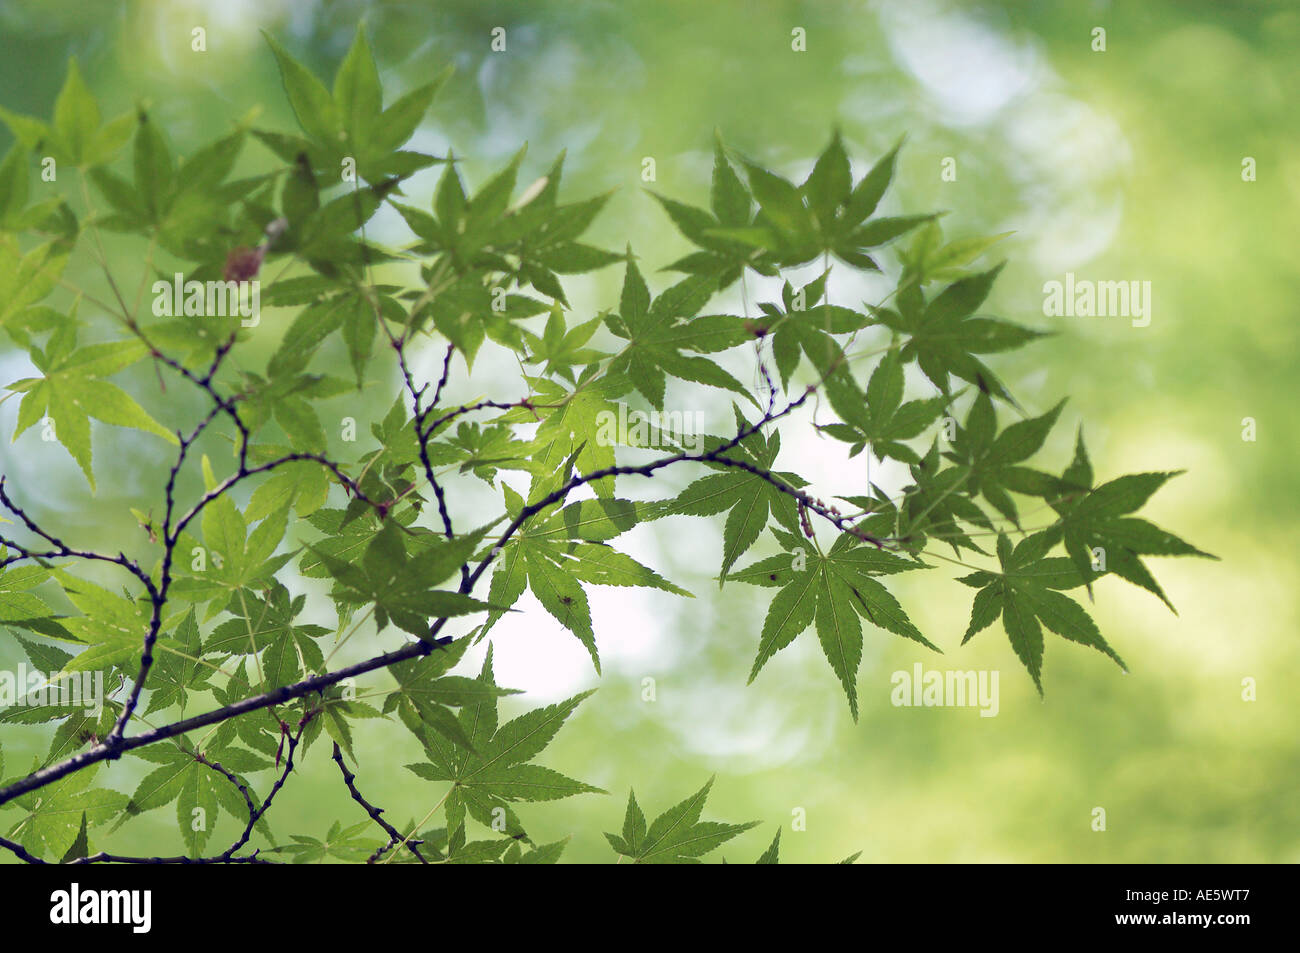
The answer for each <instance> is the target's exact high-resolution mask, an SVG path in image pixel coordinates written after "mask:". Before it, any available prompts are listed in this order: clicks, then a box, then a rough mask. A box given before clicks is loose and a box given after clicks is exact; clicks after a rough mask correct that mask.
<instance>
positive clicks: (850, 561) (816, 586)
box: [732, 530, 939, 721]
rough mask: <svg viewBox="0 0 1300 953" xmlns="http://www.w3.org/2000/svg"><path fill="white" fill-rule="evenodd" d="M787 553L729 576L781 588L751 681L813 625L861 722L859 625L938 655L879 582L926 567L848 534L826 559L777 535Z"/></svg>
mask: <svg viewBox="0 0 1300 953" xmlns="http://www.w3.org/2000/svg"><path fill="white" fill-rule="evenodd" d="M773 534H774V535H775V536H776V537H777V539H778V541H779V542H780V543H781V546H782V548H783V549H785V550H786V551H785V552H784V553H782V554H780V555H778V556H769V557H768V558H766V559H760V560H759V561H758V562H756V563H754V564H752V565H750V566H747V567H745V568H744V569H742V570H739V571H738V572H736V573H735V574H734V575H733V576H732V578H733V579H735V580H737V581H738V582H747V583H750V584H752V585H756V586H767V587H780V590H781V591H780V592H778V593H777V594H776V596H775V597H774V598H773V599H772V602H771V605H770V606H769V607H768V611H767V616H766V617H765V618H764V620H763V630H762V634H761V636H760V641H759V646H758V655H757V657H756V658H755V659H754V666H753V668H752V670H751V671H750V673H749V680H750V681H751V682H752V681H753V680H754V679H755V678H756V677H757V676H758V673H759V671H760V670H761V669H762V667H763V666H764V665H765V664H766V663H767V660H768V659H770V658H771V657H772V656H773V655H775V654H776V653H777V652H779V651H780V650H781V649H783V648H785V647H786V646H787V645H789V644H790V643H791V642H793V641H794V640H795V639H796V638H797V637H798V636H799V635H801V634H802V633H803V632H804V631H805V630H807V628H808V627H809V626H810V625H815V626H816V629H817V638H818V640H819V641H820V642H821V646H822V651H823V652H824V653H825V655H826V660H827V661H828V662H829V663H830V666H831V669H832V670H833V671H834V672H835V674H836V675H837V676H838V677H839V679H840V683H841V684H842V685H843V686H844V693H845V695H846V696H847V697H848V700H849V710H850V711H851V712H852V713H853V719H854V720H855V721H856V720H857V717H858V690H857V673H858V666H859V665H860V664H861V662H862V622H861V620H862V619H866V620H867V621H868V622H870V623H871V624H872V625H875V626H877V627H879V628H882V629H885V630H886V631H888V632H893V633H895V634H896V635H901V636H903V637H904V638H908V639H912V640H913V641H915V642H920V643H921V644H922V645H924V646H926V647H927V648H931V649H934V650H935V651H936V652H937V651H939V649H938V648H937V647H936V646H934V645H933V644H932V643H931V642H930V641H929V640H928V639H926V638H925V636H923V635H922V634H921V633H920V631H918V630H917V628H916V626H914V625H913V624H912V622H911V620H910V619H909V618H908V617H907V613H905V612H904V611H903V607H902V606H900V605H899V604H898V600H897V599H895V598H894V597H893V596H892V595H891V594H890V592H889V590H887V589H886V588H885V587H884V586H882V585H881V584H880V583H879V582H877V581H876V579H875V578H873V577H875V576H878V575H882V574H888V573H897V572H906V571H907V570H909V569H923V568H927V567H926V566H925V564H924V563H920V562H916V561H914V560H910V559H903V558H902V557H900V556H895V555H893V554H891V553H886V552H883V551H881V550H879V549H876V548H875V547H874V546H870V545H866V544H860V543H858V541H857V540H856V539H855V537H853V536H852V535H851V534H849V533H843V534H841V535H840V537H839V538H838V539H837V540H836V541H835V544H834V545H833V546H832V547H831V548H830V550H829V551H828V552H826V553H824V554H823V553H822V552H821V551H820V550H819V549H818V548H817V547H815V546H814V545H813V544H812V543H811V542H810V541H808V540H806V539H804V538H802V537H801V536H797V535H794V534H788V533H782V532H780V531H778V530H773Z"/></svg>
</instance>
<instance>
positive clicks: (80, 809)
mask: <svg viewBox="0 0 1300 953" xmlns="http://www.w3.org/2000/svg"><path fill="white" fill-rule="evenodd" d="M96 773H97V766H96V765H92V766H91V767H89V768H87V769H84V770H81V771H77V772H75V773H73V774H70V775H68V776H67V777H65V778H61V779H60V780H58V781H55V782H53V783H52V784H48V785H46V786H45V787H43V788H41V789H40V790H38V791H32V792H30V793H28V794H25V795H23V796H22V797H20V798H17V799H16V802H15V803H17V804H18V806H19V807H20V808H22V809H23V811H25V812H26V813H25V815H24V816H23V817H22V818H21V819H19V820H18V821H17V822H16V823H15V824H14V825H13V826H12V828H11V830H10V836H11V837H13V838H15V839H17V840H18V842H19V843H21V844H22V845H23V846H24V847H26V848H27V849H28V850H29V851H31V852H32V853H33V854H36V855H37V856H44V857H51V856H52V857H55V858H59V857H63V856H64V855H66V854H67V853H68V851H69V850H71V848H72V846H73V844H74V843H76V841H77V839H78V836H79V834H80V832H81V827H82V824H83V821H84V823H85V824H86V825H87V826H88V827H98V826H99V825H101V824H105V823H107V822H108V821H111V820H112V819H113V818H115V817H117V816H119V815H120V814H121V812H122V810H123V809H124V808H125V807H126V805H127V800H128V799H127V796H126V795H125V794H121V793H119V792H117V791H113V790H109V789H107V788H94V787H91V786H90V784H91V781H93V780H94V776H95V774H96Z"/></svg>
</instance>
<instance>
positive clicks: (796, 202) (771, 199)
mask: <svg viewBox="0 0 1300 953" xmlns="http://www.w3.org/2000/svg"><path fill="white" fill-rule="evenodd" d="M899 145H901V143H900V144H899ZM898 148H899V147H898V146H895V147H894V148H893V149H892V150H891V151H890V152H889V153H888V154H887V155H885V156H884V157H883V158H882V159H881V160H880V161H879V162H877V163H876V164H875V165H874V166H873V167H872V168H871V170H870V171H869V172H868V173H867V174H866V175H865V176H863V177H862V179H860V180H859V181H858V183H857V184H856V185H855V184H854V183H853V178H852V173H851V170H850V168H849V158H848V154H847V153H846V152H845V151H844V145H843V142H842V141H841V139H840V136H839V133H838V132H836V133H835V135H834V136H833V137H832V139H831V142H830V144H829V145H828V146H827V147H826V149H825V151H823V152H822V154H821V156H820V157H819V158H818V159H817V163H816V165H815V166H814V167H813V170H812V172H811V173H810V174H809V175H808V178H807V179H806V180H805V181H804V182H803V184H802V185H799V186H796V185H794V184H793V183H792V182H789V181H788V180H786V179H784V178H782V177H781V176H779V175H776V174H775V173H773V172H770V171H768V170H767V169H765V168H763V167H762V166H761V165H759V164H758V163H756V162H752V161H750V160H747V159H742V164H743V165H744V166H745V172H746V175H747V176H748V179H749V189H750V191H751V192H752V194H753V196H754V199H755V200H756V201H757V202H758V205H759V214H758V216H757V218H756V219H755V220H754V224H753V225H752V226H750V227H748V228H743V227H742V228H723V229H716V230H713V231H712V232H710V233H709V234H710V235H711V236H712V237H716V238H728V239H734V240H737V241H741V242H745V243H747V244H750V245H751V246H752V247H754V248H755V249H756V250H761V252H762V253H763V257H766V258H768V259H770V261H771V262H772V263H774V264H777V265H785V266H794V265H801V264H804V263H806V262H809V261H811V260H813V259H814V258H816V257H817V256H818V255H821V254H823V253H827V254H833V255H835V257H836V258H839V259H840V260H841V261H843V262H846V263H847V264H849V265H852V266H854V267H856V268H860V269H863V270H867V271H877V270H879V266H878V265H877V264H876V262H875V260H874V259H873V258H872V257H871V255H870V254H868V252H869V251H870V250H871V249H874V248H876V247H878V246H880V245H884V244H887V243H888V242H891V241H893V240H894V239H895V238H897V237H899V236H900V235H904V234H906V233H907V232H909V231H911V230H912V229H914V228H916V227H917V226H918V225H921V224H924V223H925V222H928V221H931V220H932V219H933V218H934V216H933V215H906V216H899V217H888V216H881V217H877V218H870V216H871V215H872V213H873V212H875V210H876V207H877V205H878V204H879V203H880V199H881V197H882V196H883V195H884V193H885V190H886V189H887V188H888V187H889V183H890V181H891V179H892V178H893V175H894V161H895V158H896V157H897V154H898ZM756 270H759V269H757V268H756Z"/></svg>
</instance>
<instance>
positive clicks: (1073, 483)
mask: <svg viewBox="0 0 1300 953" xmlns="http://www.w3.org/2000/svg"><path fill="white" fill-rule="evenodd" d="M1179 472H1181V471H1175V472H1168V473H1134V474H1129V475H1128V476H1122V477H1118V478H1116V479H1114V480H1111V481H1110V482H1108V483H1103V484H1102V485H1101V486H1097V487H1094V486H1093V475H1092V464H1091V462H1090V461H1089V459H1088V451H1087V448H1086V447H1085V446H1084V443H1083V431H1082V430H1080V431H1079V436H1078V441H1077V443H1076V446H1075V457H1074V461H1073V462H1072V463H1071V464H1070V466H1069V467H1068V468H1067V469H1066V471H1065V473H1064V474H1063V475H1062V478H1061V480H1062V483H1064V484H1065V485H1067V486H1070V487H1073V488H1075V492H1072V493H1068V494H1066V495H1064V496H1063V497H1062V498H1060V499H1058V500H1055V501H1052V505H1053V508H1054V509H1055V510H1056V511H1057V513H1058V514H1059V515H1060V522H1059V523H1058V524H1057V525H1056V526H1054V527H1053V528H1052V529H1051V530H1049V532H1050V533H1051V534H1052V539H1053V540H1057V539H1059V540H1061V541H1062V542H1063V543H1064V545H1065V551H1066V553H1068V554H1069V557H1070V559H1071V560H1072V561H1073V563H1074V565H1075V567H1076V568H1077V569H1078V571H1079V572H1080V573H1081V574H1082V575H1083V576H1084V578H1085V579H1087V580H1088V581H1089V584H1090V586H1091V580H1092V578H1093V577H1094V576H1095V575H1097V574H1100V573H1102V572H1111V573H1114V574H1115V575H1117V576H1119V577H1120V578H1121V579H1127V580H1128V581H1129V582H1131V583H1133V584H1134V585H1135V586H1140V587H1141V588H1143V589H1145V590H1147V591H1148V592H1150V593H1153V594H1154V595H1156V596H1157V597H1158V598H1159V599H1160V601H1162V602H1163V603H1164V604H1165V605H1167V606H1169V608H1170V610H1171V611H1176V610H1174V606H1173V603H1172V602H1170V601H1169V597H1168V596H1166V595H1165V593H1164V590H1163V589H1161V588H1160V585H1159V583H1157V582H1156V580H1155V577H1154V576H1152V575H1151V573H1150V571H1149V570H1148V569H1147V568H1146V566H1145V565H1144V564H1143V562H1142V560H1141V558H1140V557H1142V556H1200V557H1202V558H1205V559H1218V557H1217V556H1214V555H1211V554H1210V553H1207V552H1204V551H1202V550H1200V549H1197V548H1196V547H1195V546H1193V545H1191V544H1190V543H1187V542H1184V541H1183V540H1181V539H1179V538H1178V537H1177V536H1175V535H1173V534H1172V533H1170V532H1168V531H1167V530H1164V529H1161V528H1160V527H1159V526H1156V525H1154V524H1153V523H1150V522H1148V521H1147V520H1144V519H1142V518H1140V517H1137V516H1133V515H1131V514H1133V513H1134V512H1136V511H1137V510H1138V509H1139V508H1141V507H1142V505H1143V504H1145V503H1146V501H1147V500H1149V499H1150V498H1151V496H1152V495H1153V494H1154V493H1155V492H1156V490H1158V489H1160V487H1162V486H1164V485H1165V483H1167V482H1168V481H1169V480H1170V479H1171V478H1173V477H1175V476H1177V475H1178V473H1179Z"/></svg>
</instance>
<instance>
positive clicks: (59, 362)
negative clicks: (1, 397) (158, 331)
mask: <svg viewBox="0 0 1300 953" xmlns="http://www.w3.org/2000/svg"><path fill="white" fill-rule="evenodd" d="M76 342H77V331H76V324H75V323H74V322H73V321H71V320H69V321H67V322H66V323H64V324H63V325H62V326H61V327H60V328H59V329H58V330H56V331H55V333H54V335H53V336H52V337H51V338H50V341H49V343H48V344H47V346H46V349H45V351H42V350H41V349H40V348H38V347H35V346H33V347H32V348H31V349H30V353H31V357H32V362H33V363H34V364H35V365H36V367H37V369H39V370H40V371H42V372H43V373H44V375H45V376H44V377H28V378H24V379H22V380H20V381H16V382H14V383H13V384H10V385H9V390H11V391H14V392H17V393H21V394H22V395H23V399H22V403H21V404H20V405H19V407H18V425H17V427H16V428H15V429H14V440H17V439H18V437H19V436H21V435H22V433H23V432H24V431H26V430H27V429H28V428H29V427H31V426H33V425H34V424H37V423H39V422H40V421H41V419H42V418H44V417H48V418H49V420H50V422H51V423H52V424H53V426H54V436H55V437H56V438H57V439H58V441H59V443H61V444H63V446H64V447H66V448H67V450H68V452H69V453H70V454H72V458H73V459H74V460H76V461H77V465H78V466H79V467H81V471H82V472H83V473H84V474H85V475H86V481H87V482H88V483H89V484H90V488H91V489H92V490H93V489H94V488H95V476H94V473H93V472H92V471H91V464H90V418H91V417H94V418H95V419H96V420H102V421H103V422H104V423H108V424H114V425H116V426H119V427H132V428H135V429H136V430H143V431H144V432H145V433H151V434H154V435H155V436H159V437H162V438H163V439H164V440H166V441H167V442H168V443H172V444H175V443H176V442H177V440H176V435H175V434H172V433H169V432H168V431H167V430H165V429H164V428H163V427H162V425H161V424H159V423H158V422H157V421H156V420H154V419H153V418H152V417H150V416H149V414H148V413H146V412H145V410H144V408H143V407H141V406H140V405H139V404H137V403H136V402H135V399H134V398H133V397H131V395H130V394H128V393H127V392H126V391H124V390H122V389H121V388H120V387H118V386H117V385H116V384H111V383H109V382H108V381H106V380H104V379H103V378H105V377H108V376H109V375H111V374H116V373H117V372H118V371H121V370H123V369H124V368H126V367H129V366H130V365H131V364H134V363H135V362H136V361H137V360H139V359H140V358H142V357H144V356H145V354H146V353H147V349H146V347H145V345H144V344H143V343H142V342H140V341H116V342H112V343H107V344H90V345H87V346H86V347H83V348H79V349H78V348H77V346H76Z"/></svg>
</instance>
